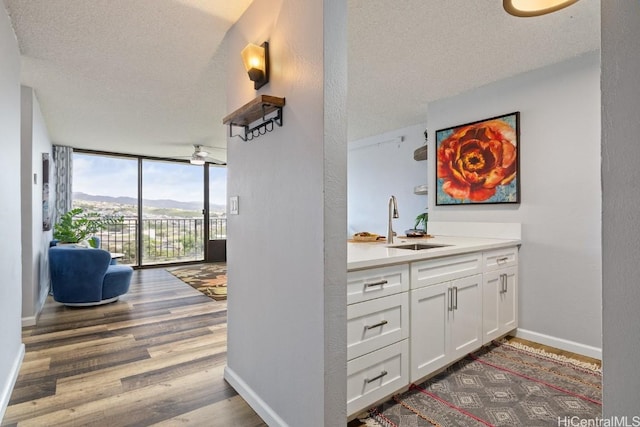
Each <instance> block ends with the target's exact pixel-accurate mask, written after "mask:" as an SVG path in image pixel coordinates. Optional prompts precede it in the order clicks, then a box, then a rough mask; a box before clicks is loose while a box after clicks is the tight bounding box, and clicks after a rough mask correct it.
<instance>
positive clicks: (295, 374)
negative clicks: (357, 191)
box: [225, 0, 347, 426]
mask: <svg viewBox="0 0 640 427" xmlns="http://www.w3.org/2000/svg"><path fill="white" fill-rule="evenodd" d="M345 20H346V3H345V2H344V1H332V0H325V1H323V0H313V1H311V0H279V1H274V0H256V1H254V2H253V4H252V5H251V6H250V7H249V9H248V10H247V11H246V13H245V14H244V15H243V17H242V18H241V19H240V20H239V21H238V22H237V23H236V24H235V26H234V27H233V28H232V29H231V31H230V32H229V34H228V36H227V39H226V43H227V47H228V49H229V50H228V52H229V54H228V57H229V61H228V69H227V73H228V77H227V106H228V111H229V112H232V111H234V110H236V109H237V108H239V107H241V106H242V105H244V104H245V103H246V102H248V101H250V100H253V99H254V98H255V97H256V93H255V91H254V90H253V84H252V83H251V82H250V81H249V79H248V78H247V75H246V72H245V71H244V69H243V67H242V62H241V60H240V55H239V53H240V51H241V50H242V48H243V47H244V46H245V45H246V44H247V43H255V44H260V43H262V42H263V41H265V40H268V41H269V42H270V47H269V48H270V52H271V65H272V74H271V81H270V83H269V84H268V85H266V86H264V87H263V88H262V89H260V92H259V93H260V94H269V95H274V96H283V97H286V106H285V108H284V126H283V127H276V128H275V129H274V131H273V132H271V133H268V134H266V135H264V136H260V137H259V138H257V139H255V140H253V141H252V142H243V141H241V140H239V139H238V138H230V139H229V141H228V164H229V166H228V189H227V194H228V196H229V197H231V196H239V215H228V241H227V242H228V247H227V259H228V284H229V295H228V353H227V367H226V369H225V378H226V379H227V380H228V381H229V382H230V383H231V384H232V385H233V386H234V388H235V389H236V390H238V392H239V393H240V394H241V395H242V397H244V398H245V399H246V400H247V401H248V402H249V404H250V405H251V406H252V407H253V408H254V409H255V410H256V411H257V412H258V414H260V416H262V417H263V418H264V419H265V420H266V421H267V423H268V424H269V425H274V426H275V425H289V426H301V425H305V426H337V425H344V423H345V420H346V381H345V378H346V304H345V298H346V293H345V289H344V286H343V284H344V283H345V282H346V238H347V236H346V232H345V230H346V228H347V227H346V123H345V121H344V119H343V118H344V116H345V113H344V111H345V108H344V107H345V101H346V100H345V99H344V96H345V94H346V77H345V76H346V46H345V43H346V22H345ZM323 22H327V23H329V22H330V23H331V28H328V29H325V28H324V27H323V25H324V24H323ZM327 32H330V34H327ZM325 34H327V37H326V38H325ZM323 39H324V40H323ZM328 68H329V69H331V75H330V77H329V73H326V74H325V70H326V69H328ZM328 106H331V109H329V107H328ZM236 131H237V129H236Z"/></svg>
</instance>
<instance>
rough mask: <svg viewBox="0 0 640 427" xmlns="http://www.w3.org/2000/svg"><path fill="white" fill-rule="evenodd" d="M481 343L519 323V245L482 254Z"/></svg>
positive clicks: (502, 333)
mask: <svg viewBox="0 0 640 427" xmlns="http://www.w3.org/2000/svg"><path fill="white" fill-rule="evenodd" d="M483 269H484V275H483V277H484V280H483V285H482V286H483V291H482V306H483V315H482V343H483V344H488V343H489V342H491V341H492V340H494V339H496V338H498V337H501V336H502V335H505V334H506V333H508V332H510V331H512V330H514V329H515V328H517V327H518V248H517V247H510V248H504V249H498V250H494V251H488V252H485V253H484V254H483Z"/></svg>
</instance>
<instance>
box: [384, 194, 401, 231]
mask: <svg viewBox="0 0 640 427" xmlns="http://www.w3.org/2000/svg"><path fill="white" fill-rule="evenodd" d="M399 217H400V216H399V215H398V201H397V200H396V196H391V197H389V226H388V227H387V243H393V235H394V234H396V233H395V232H394V231H393V224H392V219H393V218H399Z"/></svg>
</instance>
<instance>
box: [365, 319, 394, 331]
mask: <svg viewBox="0 0 640 427" xmlns="http://www.w3.org/2000/svg"><path fill="white" fill-rule="evenodd" d="M387 323H389V322H387V321H386V320H383V321H381V322H379V323H376V324H375V325H371V326H365V329H366V330H371V329H375V328H379V327H380V326H384V325H386V324H387Z"/></svg>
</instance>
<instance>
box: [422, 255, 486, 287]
mask: <svg viewBox="0 0 640 427" xmlns="http://www.w3.org/2000/svg"><path fill="white" fill-rule="evenodd" d="M481 272H482V253H480V252H475V253H471V254H465V255H456V256H450V257H445V258H436V259H430V260H427V261H419V262H414V263H411V289H417V288H421V287H423V286H429V285H435V284H436V283H442V282H446V281H448V280H454V279H459V278H462V277H466V276H472V275H474V274H478V273H481Z"/></svg>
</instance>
